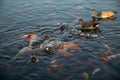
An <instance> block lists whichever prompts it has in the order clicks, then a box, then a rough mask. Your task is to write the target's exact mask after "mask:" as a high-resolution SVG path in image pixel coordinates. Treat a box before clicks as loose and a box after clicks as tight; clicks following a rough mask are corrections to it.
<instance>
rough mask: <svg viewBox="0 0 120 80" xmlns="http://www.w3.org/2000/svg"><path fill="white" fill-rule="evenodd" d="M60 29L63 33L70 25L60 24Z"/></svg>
mask: <svg viewBox="0 0 120 80" xmlns="http://www.w3.org/2000/svg"><path fill="white" fill-rule="evenodd" d="M59 27H60V30H61V31H62V32H63V31H64V29H65V28H67V27H68V25H67V24H65V23H60V25H59Z"/></svg>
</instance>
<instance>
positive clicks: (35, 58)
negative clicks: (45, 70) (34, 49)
mask: <svg viewBox="0 0 120 80" xmlns="http://www.w3.org/2000/svg"><path fill="white" fill-rule="evenodd" d="M31 62H33V63H37V62H39V59H38V58H37V57H36V56H35V55H33V54H31Z"/></svg>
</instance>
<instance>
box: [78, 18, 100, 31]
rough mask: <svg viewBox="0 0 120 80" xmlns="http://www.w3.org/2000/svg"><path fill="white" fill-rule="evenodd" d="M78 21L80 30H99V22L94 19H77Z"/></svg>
mask: <svg viewBox="0 0 120 80" xmlns="http://www.w3.org/2000/svg"><path fill="white" fill-rule="evenodd" d="M79 22H80V30H81V31H82V32H84V31H100V29H99V24H100V23H98V22H96V21H90V22H84V21H83V19H79Z"/></svg>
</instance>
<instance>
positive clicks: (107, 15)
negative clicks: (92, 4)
mask: <svg viewBox="0 0 120 80" xmlns="http://www.w3.org/2000/svg"><path fill="white" fill-rule="evenodd" d="M91 11H92V17H93V21H95V20H96V19H112V20H113V19H115V17H114V14H115V13H116V12H113V11H101V12H100V13H97V11H96V10H95V9H92V10H91Z"/></svg>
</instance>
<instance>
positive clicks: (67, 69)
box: [0, 0, 120, 80]
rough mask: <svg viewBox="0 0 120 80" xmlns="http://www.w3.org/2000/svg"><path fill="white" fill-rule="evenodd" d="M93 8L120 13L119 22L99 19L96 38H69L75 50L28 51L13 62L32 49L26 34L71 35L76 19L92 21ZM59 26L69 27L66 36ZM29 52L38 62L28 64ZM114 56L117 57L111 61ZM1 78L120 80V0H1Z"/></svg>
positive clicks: (1, 79) (0, 79)
mask: <svg viewBox="0 0 120 80" xmlns="http://www.w3.org/2000/svg"><path fill="white" fill-rule="evenodd" d="M90 8H91V9H92V8H95V9H97V11H101V10H112V11H117V12H118V13H117V14H115V16H116V17H117V19H116V20H113V21H100V28H101V30H102V32H100V33H98V35H99V36H98V37H97V38H93V39H86V38H84V37H74V36H73V37H71V36H66V37H65V38H66V40H65V41H66V42H68V43H70V42H76V43H77V44H78V46H77V47H76V48H72V49H69V50H64V51H63V52H61V53H60V52H59V51H58V52H56V55H40V53H44V52H42V51H41V52H37V51H36V52H26V53H25V54H24V55H22V56H19V57H18V59H16V60H11V59H12V58H13V57H14V56H15V55H16V54H17V53H18V52H19V51H20V50H21V49H22V48H23V47H26V46H27V45H28V44H27V43H26V42H25V40H24V39H23V38H22V36H23V35H24V34H26V33H35V34H37V35H38V36H39V37H42V36H43V35H42V33H44V32H46V33H47V34H49V36H53V37H55V38H56V37H58V36H60V35H61V34H65V33H68V32H70V30H71V28H72V23H73V24H74V22H75V21H76V20H77V19H78V18H83V19H85V20H87V21H89V20H91V17H90V11H89V9H90ZM61 22H64V23H67V24H69V26H68V27H69V28H68V29H66V30H65V33H61V32H60V31H59V29H58V26H55V25H56V24H59V23H61ZM76 27H78V25H77V26H76ZM31 53H36V56H37V57H38V58H39V59H40V62H39V63H31V62H30V55H31ZM64 54H65V55H64ZM110 55H116V56H115V57H112V58H110V59H107V57H108V56H110ZM51 62H54V63H55V64H56V65H57V67H54V66H51ZM95 70H96V71H95ZM93 72H95V74H94V73H93ZM0 80H120V0H105V1H100V0H0Z"/></svg>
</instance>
